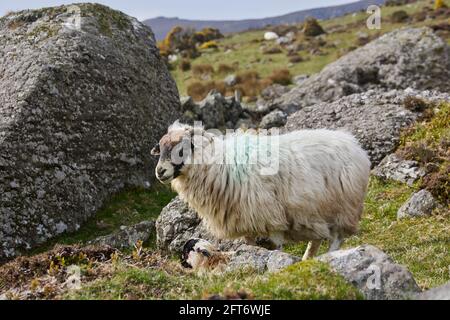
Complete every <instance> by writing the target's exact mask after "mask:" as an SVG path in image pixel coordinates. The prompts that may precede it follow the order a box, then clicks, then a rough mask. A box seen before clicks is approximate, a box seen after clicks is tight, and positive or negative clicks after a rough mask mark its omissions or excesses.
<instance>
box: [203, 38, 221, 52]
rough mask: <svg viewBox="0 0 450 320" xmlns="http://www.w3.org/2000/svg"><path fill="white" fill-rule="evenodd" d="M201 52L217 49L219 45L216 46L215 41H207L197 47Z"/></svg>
mask: <svg viewBox="0 0 450 320" xmlns="http://www.w3.org/2000/svg"><path fill="white" fill-rule="evenodd" d="M199 48H200V49H201V50H206V49H218V48H219V45H218V44H217V42H216V41H214V40H211V41H207V42H204V43H202V44H201V45H200V47H199Z"/></svg>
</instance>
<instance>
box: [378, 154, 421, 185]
mask: <svg viewBox="0 0 450 320" xmlns="http://www.w3.org/2000/svg"><path fill="white" fill-rule="evenodd" d="M372 173H373V174H374V175H375V176H377V177H379V178H381V179H384V180H387V179H392V180H395V181H399V182H403V183H406V184H407V185H409V186H412V185H413V184H414V182H416V181H417V180H419V179H420V178H422V177H423V176H425V173H426V172H425V170H423V169H422V168H420V167H419V163H418V162H417V161H413V160H403V159H401V158H399V157H398V156H397V155H396V154H395V153H393V154H390V155H388V156H386V157H385V158H384V159H383V160H382V161H381V162H380V164H379V165H378V166H377V167H376V168H375V169H374V170H373V172H372Z"/></svg>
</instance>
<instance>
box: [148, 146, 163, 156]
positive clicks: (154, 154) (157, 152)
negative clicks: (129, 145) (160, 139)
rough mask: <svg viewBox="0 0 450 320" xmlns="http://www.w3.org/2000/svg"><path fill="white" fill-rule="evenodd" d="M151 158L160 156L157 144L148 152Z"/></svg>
mask: <svg viewBox="0 0 450 320" xmlns="http://www.w3.org/2000/svg"><path fill="white" fill-rule="evenodd" d="M150 154H151V155H152V156H159V155H160V154H161V150H160V149H159V143H158V144H156V146H154V147H153V149H152V151H150Z"/></svg>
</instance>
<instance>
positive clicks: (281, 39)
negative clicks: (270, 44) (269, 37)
mask: <svg viewBox="0 0 450 320" xmlns="http://www.w3.org/2000/svg"><path fill="white" fill-rule="evenodd" d="M293 40H294V39H293V38H289V37H279V38H278V39H276V40H275V42H276V43H277V44H279V45H287V44H290V43H292V41H293Z"/></svg>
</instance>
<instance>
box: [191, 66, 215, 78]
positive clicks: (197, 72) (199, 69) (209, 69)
mask: <svg viewBox="0 0 450 320" xmlns="http://www.w3.org/2000/svg"><path fill="white" fill-rule="evenodd" d="M192 74H193V75H194V76H196V77H202V76H205V75H212V74H214V68H213V66H212V65H210V64H196V65H194V66H193V67H192Z"/></svg>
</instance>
